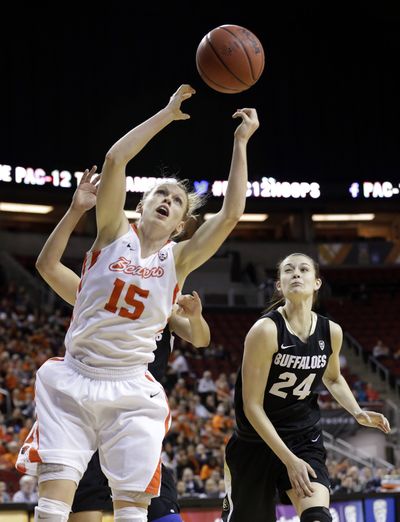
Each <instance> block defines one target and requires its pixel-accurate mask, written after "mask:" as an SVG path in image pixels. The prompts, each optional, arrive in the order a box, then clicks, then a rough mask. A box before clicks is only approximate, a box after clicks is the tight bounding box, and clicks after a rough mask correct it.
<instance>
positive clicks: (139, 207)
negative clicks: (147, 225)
mask: <svg viewBox="0 0 400 522" xmlns="http://www.w3.org/2000/svg"><path fill="white" fill-rule="evenodd" d="M136 212H139V214H141V213H142V212H143V200H142V199H141V200H140V201H139V203H138V204H137V205H136Z"/></svg>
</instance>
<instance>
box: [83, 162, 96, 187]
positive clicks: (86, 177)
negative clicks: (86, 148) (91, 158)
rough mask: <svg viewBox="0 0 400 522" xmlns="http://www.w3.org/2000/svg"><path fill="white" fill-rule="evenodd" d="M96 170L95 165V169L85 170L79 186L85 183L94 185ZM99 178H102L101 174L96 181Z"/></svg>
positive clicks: (94, 166)
mask: <svg viewBox="0 0 400 522" xmlns="http://www.w3.org/2000/svg"><path fill="white" fill-rule="evenodd" d="M96 170H97V165H93V167H92V168H91V169H90V170H89V169H85V171H84V173H83V175H82V177H81V180H80V182H79V185H82V184H83V183H94V182H93V180H92V179H91V178H92V176H93V174H95V173H96ZM99 176H100V174H97V175H96V181H97V180H98V179H99Z"/></svg>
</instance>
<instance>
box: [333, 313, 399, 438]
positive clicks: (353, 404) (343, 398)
mask: <svg viewBox="0 0 400 522" xmlns="http://www.w3.org/2000/svg"><path fill="white" fill-rule="evenodd" d="M329 324H330V329H331V344H332V355H331V356H330V357H329V362H328V365H327V367H326V370H325V373H324V377H323V382H324V384H325V386H326V387H327V389H328V391H329V392H330V393H331V395H332V397H333V398H334V399H335V400H336V401H337V402H338V403H339V404H340V406H342V408H344V409H345V410H346V411H348V412H349V413H350V415H352V416H353V417H354V418H355V419H356V421H357V422H358V423H359V424H361V425H363V426H367V427H369V428H378V429H380V430H381V431H383V432H384V433H389V431H390V425H389V421H388V420H387V418H386V417H385V416H384V415H382V413H378V412H375V411H365V410H362V409H361V407H360V405H359V404H358V402H357V401H356V399H355V397H354V395H353V392H352V391H351V389H350V386H349V385H348V384H347V382H346V379H345V378H344V377H343V375H342V374H341V373H340V360H339V355H340V350H341V347H342V342H343V332H342V328H341V327H340V326H339V325H338V324H337V323H334V322H333V321H329Z"/></svg>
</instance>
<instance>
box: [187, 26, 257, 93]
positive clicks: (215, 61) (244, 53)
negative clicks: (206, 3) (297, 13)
mask: <svg viewBox="0 0 400 522" xmlns="http://www.w3.org/2000/svg"><path fill="white" fill-rule="evenodd" d="M264 64H265V56H264V49H263V46H262V45H261V42H260V40H259V39H258V38H257V37H256V36H255V34H253V33H252V32H251V31H249V30H248V29H245V28H244V27H241V26H239V25H221V26H219V27H216V28H215V29H213V30H212V31H210V32H209V33H208V34H206V35H205V36H204V38H203V39H202V40H201V42H200V43H199V46H198V47H197V51H196V66H197V70H198V72H199V74H200V76H201V78H202V79H203V81H204V82H205V83H206V84H207V85H208V86H209V87H211V88H212V89H214V90H215V91H218V92H223V93H227V94H235V93H239V92H242V91H246V90H247V89H249V88H250V87H252V86H253V85H254V84H255V83H256V82H257V81H258V79H259V78H260V76H261V74H262V72H263V70H264Z"/></svg>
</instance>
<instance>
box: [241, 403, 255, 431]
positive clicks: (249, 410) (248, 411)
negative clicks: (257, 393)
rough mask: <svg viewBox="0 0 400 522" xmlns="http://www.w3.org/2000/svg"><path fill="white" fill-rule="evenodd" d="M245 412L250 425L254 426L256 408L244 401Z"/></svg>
mask: <svg viewBox="0 0 400 522" xmlns="http://www.w3.org/2000/svg"><path fill="white" fill-rule="evenodd" d="M243 411H244V414H245V415H246V418H247V419H248V421H249V422H250V424H251V425H253V420H254V418H255V412H254V406H253V405H251V404H246V402H245V401H243Z"/></svg>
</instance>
